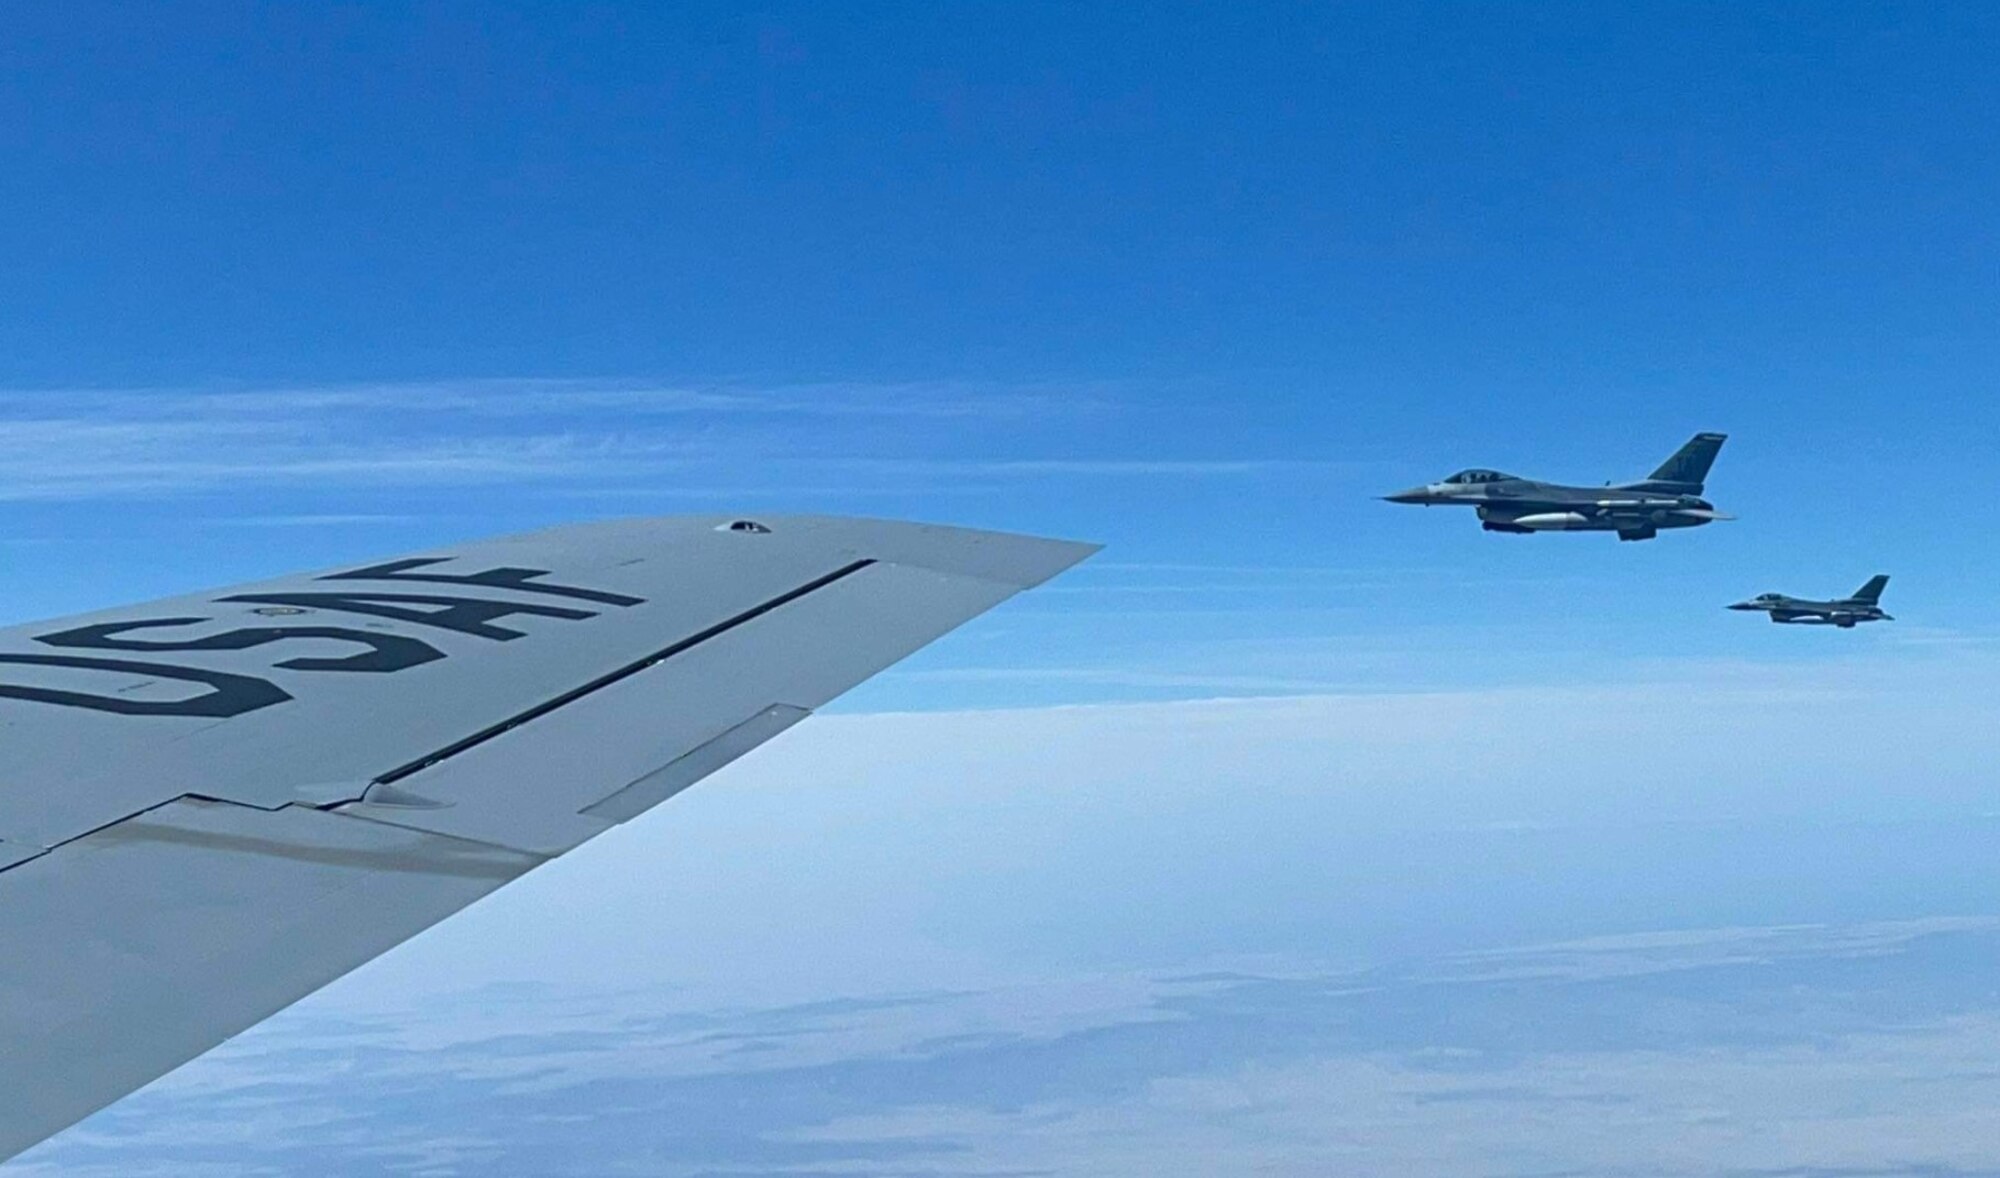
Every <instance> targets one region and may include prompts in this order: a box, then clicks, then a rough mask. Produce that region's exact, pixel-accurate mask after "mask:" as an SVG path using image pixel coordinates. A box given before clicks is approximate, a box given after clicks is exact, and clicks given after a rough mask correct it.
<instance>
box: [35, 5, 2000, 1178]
mask: <svg viewBox="0 0 2000 1178" xmlns="http://www.w3.org/2000/svg"><path fill="white" fill-rule="evenodd" d="M1996 37H2000V10H1991V9H1989V8H1987V7H1986V6H1983V5H1975V4H1926V5H1918V4H1850V5H1840V6H1824V5H1806V4H1779V3H1770V4H1757V5H1721V4H1715V5H1710V4H1694V3H1688V4H1671V5H1658V6H1645V7H1641V8H1626V9H1613V8H1608V7H1604V6H1599V5H1590V4H1562V3H1547V4H1533V5H1484V4H1471V3H1438V4H1416V5H1410V4H1398V5H1388V4H1380V5H1341V6H1333V5H1305V4H1298V5H1294V4H1232V5H1219V4H1218V5H1200V4H1158V5H1145V6H1128V5H1111V4H1080V5H1043V4H999V3H993V4H986V3H966V4H955V5H945V6H935V5H914V4H911V5H903V4H893V3H881V4H859V5H846V6H836V5H820V4H775V5H773V4H765V5H760V6H757V7H755V8H747V7H743V6H737V5H713V4H687V5H675V6H671V7H665V6H654V5H641V4H630V5H625V4H591V5H568V4H504V5H494V6H486V7H481V8H469V7H456V6H449V5H429V4H417V5H390V4H384V5H368V6H359V7H339V8H328V7H321V6H314V5H234V4H219V5H216V4H202V5H193V4H163V5H152V6H142V7H134V6H128V5H115V4H89V3H87V4H81V5H65V6H63V7H62V8H61V9H60V10H58V9H56V8H53V7H47V8H39V9H38V8H34V7H22V6H15V7H9V8H7V9H5V10H4V11H0V151H4V153H5V155H6V158H7V159H8V160H9V161H10V162H9V164H8V165H7V166H6V167H5V168H0V257H4V258H5V259H6V260H7V261H6V264H4V265H0V511H4V512H5V513H6V516H7V519H8V526H7V528H6V529H5V536H4V539H0V554H4V555H5V557H6V559H5V560H0V615H4V619H5V621H6V622H7V623H9V624H11V623H14V622H24V621H29V620H34V619H40V618H46V617H52V616H57V615H62V614H67V613H74V612H80V611H84V610H88V609H94V608H98V607H102V606H107V605H112V604H118V603H122V602H127V601H138V600H144V599H147V598H152V597H159V596H164V595H167V594H172V593H180V592H185V591H189V590H193V589H198V588H204V587H208V586H215V585H224V584H229V583H232V582H237V581H243V580H249V579H252V578H258V577H264V576H270V575H275V574H279V573H285V572H290V571H294V570H297V569H303V568H321V567H329V566H334V565H339V564H342V563H343V562H352V561H357V560H362V559H365V558H371V557H379V556H390V555H395V554H400V553H415V552H423V551H426V550H429V549H432V548H435V547H436V546H439V545H444V544H449V543H455V542H459V541H463V540H467V539H471V538H478V537H484V536H489V535H494V534H499V533H505V532H511V531H520V530H524V529H529V528H536V527H542V526H548V525H553V524H558V523H564V522H569V521H577V520H586V519H596V518H602V517H606V516H620V515H651V514H664V513H677V512H701V513H710V512H732V513H733V512H742V513H749V514H755V513H761V512H779V511H785V512H825V513H840V514H861V515H870V516H885V517H896V518H916V519H925V520H932V521H937V522H946V523H957V524H966V525H971V526H978V527H991V528H1000V529H1006V530H1018V531H1027V532H1033V533H1037V534H1042V535H1049V536H1059V537H1066V538H1074V539H1080V540H1089V541H1094V542H1099V543H1103V544H1105V545H1106V549H1105V550H1104V551H1103V552H1102V553H1100V554H1099V555H1098V556H1096V557H1095V558H1093V559H1092V560H1090V561H1089V562H1088V563H1086V564H1084V565H1082V566H1080V567H1079V568H1077V569H1075V570H1074V571H1072V572H1070V573H1068V574H1065V575H1064V576H1062V577H1061V578H1059V579H1058V580H1056V581H1054V582H1052V583H1051V584H1049V585H1047V586H1045V587H1043V588H1041V589H1039V590H1036V591H1034V592H1032V593H1029V594H1027V595H1025V596H1023V597H1022V598H1020V599H1018V600H1016V601H1013V602H1011V603H1009V604H1007V605H1006V606H1003V607H1002V608H1001V609H999V610H997V611H995V612H994V613H993V614H991V615H988V616H986V617H983V618H981V619H979V620H977V621H975V622H973V623H972V624H970V625H969V626H967V627H966V628H965V629H964V630H962V631H960V632H958V633H955V634H953V635H951V636H949V637H948V638H946V639H944V640H943V641H941V642H940V643H938V644H937V645H936V646H934V647H931V648H929V649H927V650H925V651H923V652H921V653H920V654H918V655H917V656H916V657H914V658H912V659H910V660H909V661H907V662H905V663H903V664H901V665H899V666H898V667H896V668H894V669H893V670H891V671H889V672H887V673H885V674H883V675H882V676H880V677H879V678H877V679H875V680H873V681H871V682H869V683H867V684H866V685H864V686H863V687H862V688H860V689H858V690H857V691H855V692H854V693H852V694H851V695H849V696H847V697H846V698H844V699H843V700H841V701H840V702H839V703H838V704H836V705H835V706H833V707H832V708H830V709H828V710H827V712H826V714H823V715H821V716H818V717H816V718H814V719H812V720H810V721H808V722H807V723H805V724H803V725H802V726H800V727H799V728H797V729H796V730H794V731H792V732H790V733H788V734H786V735H785V736H783V737H782V738H780V739H779V740H777V741H775V742H774V743H772V744H771V745H769V746H767V747H765V748H763V749H761V750H759V751H758V752H756V753H754V754H753V755H751V756H750V757H748V758H746V759H745V760H743V761H742V762H740V763H738V764H736V765H734V766H732V767H730V768H729V769H727V770H725V771H723V772H722V773H721V774H719V775H718V776H716V777H714V778H713V779H711V780H709V781H707V782H705V783H703V784H702V785H700V786H699V787H697V788H696V789H694V790H693V791H691V792H689V793H688V794H687V795H685V796H683V797H680V798H678V799H676V800H675V801H673V802H672V803H671V804H669V805H666V806H664V807H662V808H660V809H659V810H656V811H654V812H653V813H651V814H649V815H646V816H645V817H643V818H641V819H639V820H638V821H635V822H633V823H631V824H630V825H627V826H625V827H622V828H619V829H617V830H615V831H613V832H612V833H610V834H608V835H606V836H604V837H603V838H602V839H600V840H599V841H597V842H595V843H592V844H591V845H589V846H588V847H586V848H584V849H582V850H580V851H578V852H577V853H575V854H574V855H572V856H570V857H568V858H565V859H563V860H561V861H559V862H555V863H552V864H550V865H549V866H547V867H544V868H542V869H540V870H538V871H536V872H535V873H534V874H533V875H531V876H530V877H529V878H527V879H525V880H523V881H522V882H520V883H518V884H516V885H514V886H512V887H510V888H508V889H506V890H504V891H502V892H500V893H499V894H497V895H495V896H493V897H491V898H489V899H488V900H485V901H483V902H481V903H480V904H478V905H476V906H475V907H474V908H473V909H472V910H470V911H468V912H466V913H465V914H463V915H462V916H460V917H458V918H456V919H454V920H452V921H450V922H448V923H446V924H444V925H442V926H440V927H439V928H437V929H436V930H434V931H432V932H431V933H428V934H425V935H424V936H422V937H420V938H418V939H417V940H416V941H414V942H412V943H410V944H408V945H406V946H404V947H403V948H401V949H399V950H397V951H395V952H393V953H391V954H390V955H389V956H387V957H385V958H383V959H381V960H379V961H377V962H375V963H373V964H371V965H369V966H367V967H365V968H363V969H362V970H361V971H360V972H359V973H356V974H354V975H353V976H351V977H349V978H347V979H346V980H344V981H342V982H340V983H338V984H336V985H335V986H333V987H332V988H330V989H328V990H326V991H324V992H322V993H320V994H318V995H316V996H315V997H313V998H311V999H309V1000H307V1001H306V1002H304V1003H302V1004H301V1005H299V1006H297V1007H295V1008H293V1009H292V1010H290V1011H288V1012H286V1013H285V1014H283V1015H281V1016H279V1017H278V1018H276V1019H274V1020H272V1021H271V1022H269V1023H266V1024H265V1025H263V1026H261V1027H259V1028H257V1029H256V1030H253V1031H251V1032H250V1033H248V1034H246V1035H244V1036H243V1037H242V1038H240V1039H238V1040H235V1041H233V1042H231V1043H230V1044H228V1045H226V1046H225V1047H223V1048H221V1049H218V1050H217V1051H215V1052H213V1053H211V1054H210V1055H209V1056H207V1057H205V1058H203V1059H201V1060H199V1061H197V1062H196V1063H194V1064H191V1065H189V1066H188V1067H186V1068H184V1069H182V1070H181V1071H179V1072H177V1073H175V1074H173V1075H172V1076H169V1077H168V1078H166V1079H164V1080H162V1081H160V1082H159V1083H157V1084H155V1085H153V1086H152V1087H150V1088H148V1089H147V1090H145V1091H143V1092H141V1093H139V1094H137V1095H135V1096H133V1097H131V1098H129V1099H127V1100H125V1101H123V1102H121V1103H120V1104H118V1105H115V1106H113V1107H112V1108H111V1109H109V1110H107V1111H106V1112H104V1113H102V1114H100V1115H98V1116H96V1117H94V1118H92V1119H91V1120H89V1121H87V1122H85V1123H84V1124H83V1125H81V1126H78V1127H77V1128H75V1129H73V1130H71V1131H70V1132H68V1133H66V1134H63V1135H62V1136H60V1137H57V1138H55V1139H54V1140H52V1141H50V1142H48V1143H46V1144H44V1145H42V1146H40V1147H38V1148H37V1149H35V1150H33V1151H32V1152H30V1153H28V1154H26V1155H24V1156H23V1157H21V1158H19V1159H17V1160H16V1161H14V1162H12V1163H10V1164H7V1165H4V1166H0V1175H5V1178H83V1176H91V1178H96V1176H99V1175H103V1176H107V1178H108V1176H112V1175H119V1176H125V1175H135V1176H154V1175H158V1176H167V1175H174V1176H179V1175H190V1176H194V1175H200V1176H207V1175H217V1176H220V1175H232V1176H233V1175H246V1174H269V1175H280V1174H329V1175H356V1176H359V1175H374V1174H382V1173H390V1174H407V1175H424V1176H432V1178H443V1176H456V1175H477V1174H531V1175H578V1176H582V1175H618V1174H633V1175H638V1174H644V1175H666V1176H683V1175H684V1176H688V1178H694V1176H697V1175H699V1176H714V1178H721V1176H731V1178H738V1176H741V1178H748V1176H751V1175H771V1176H778V1175H785V1176H794V1178H797V1176H815V1178H817V1176H831V1175H899V1176H904V1178H917V1176H920V1175H922V1176H930V1175H940V1176H942V1175H952V1176H967V1178H972V1176H978V1178H999V1176H1009V1178H1011V1176H1017V1175H1020V1176H1025V1175H1072V1174H1074V1175H1107V1176H1108V1175H1127V1174H1186V1175H1207V1174H1235V1173H1243V1174H1250V1173H1255V1174H1272V1175H1300V1176H1304V1175H1321V1174H1368V1175H1374V1174H1380V1175H1439V1176H1450V1178H1459V1176H1465V1178H1502V1176H1505V1178H1551V1176H1554V1175H1631V1176H1634V1178H1637V1176H1646V1178H1654V1176H1662V1175H1690V1176H1693V1175H1713V1174H1730V1175H1744V1176H1751V1175H1754V1176H1759V1178H1780V1176H1784V1178H1876V1176H1910V1178H1916V1176H1924V1178H1970V1176H1973V1175H1986V1174H2000V1118H1996V1117H1995V1116H1994V1115H1993V1114H1992V1109H1993V1107H1994V1104H1995V1101H1996V1100H2000V1064H1996V1059H2000V990H1996V988H1995V986H1994V984H1993V981H1992V979H1993V978H1994V976H1995V971H1996V967H2000V859H1996V857H1995V856H1994V854H1993V847H1994V845H1995V841H1996V839H2000V792H1996V789H1995V782H1994V777H1993V769H1994V766H1995V765H1996V764H2000V724H1996V723H1995V719H1996V716H1995V709H1994V707H1993V704H1992V702H1991V701H1992V693H1991V690H1990V687H1989V684H1990V683H1991V682H1992V681H1994V680H1995V679H1996V678H2000V614H1996V612H1995V610H1994V608H1993V594H1994V586H1995V585H1996V584H2000V550H1996V545H1995V543H1994V540H1995V529H1994V526H1993V523H1992V520H1991V518H1990V516H1989V514H1988V513H1987V512H1985V511H1984V509H1983V507H1984V505H1983V504H1982V503H1980V502H1979V501H1978V500H1977V499H1976V497H1974V496H1973V495H1970V494H1968V491H1969V490H1970V489H1972V488H1976V487H1978V486H1979V484H1980V481H1981V474H1982V473H1983V471H1984V470H1985V469H1986V468H1987V467H1988V465H1989V464H1990V463H1991V461H1992V458H1993V456H1994V455H1995V453H1996V452H1997V448H2000V398H1996V397H1995V396H1994V395H1993V374H1994V373H1995V371H1996V369H1997V368H2000V331H1996V328H1995V323H1996V319H1995V316H1994V310H1993V309H1994V308H1995V307H1996V306H2000V246H1997V245H1996V240H1997V239H1996V234H2000V202H1996V200H1995V193H1996V192H2000V163H1996V161H2000V130H1996V126H1995V123H1994V120H1993V118H1992V117H1991V112H1992V111H1994V110H2000V69H1996V65H2000V60H1996V51H1995V48H1994V46H1995V45H1996V44H1997V43H2000V42H1996ZM1699 430H1716V431H1724V432H1727V433H1728V434H1729V435H1730V440H1729V442H1728V444H1727V445H1726V447H1725V448H1724V449H1723V451H1722V454H1721V457H1720V459H1719V460H1718V462H1717V464H1716V466H1715V470H1714V473H1713V475H1712V476H1711V478H1710V480H1709V484H1708V491H1707V494H1708V495H1709V497H1710V498H1713V499H1714V500H1715V501H1716V503H1717V505H1718V506H1720V507H1721V508H1723V509H1725V510H1727V511H1729V512H1731V513H1733V514H1736V515H1739V516H1740V517H1741V518H1740V519H1738V520H1735V521H1733V522H1724V523H1718V524H1716V525H1714V526H1710V527H1704V528H1700V529H1697V530H1693V531H1689V532H1686V533H1671V534H1663V535H1661V536H1660V537H1659V538H1658V539H1657V540H1653V541H1650V542H1647V543H1643V544H1621V543H1618V542H1616V540H1615V539H1614V538H1613V537H1611V536H1608V535H1602V534H1597V535H1588V534H1584V535H1537V536H1511V535H1488V534H1484V533H1482V532H1481V531H1480V529H1479V528H1478V526H1477V523H1476V521H1475V520H1473V519H1472V518H1470V516H1469V513H1466V512H1463V511H1458V510H1453V509H1438V510H1430V509H1422V508H1416V507H1409V506H1398V505H1392V504H1388V503H1383V502H1380V501H1378V500H1377V499H1376V497H1377V496H1380V495H1383V494H1386V493H1389V492H1391V491H1395V490H1398V489H1401V488H1404V487H1408V486H1410V485H1412V484H1415V483H1419V482H1424V481H1428V480H1432V479H1436V478H1440V477H1442V476H1444V475H1446V474H1448V473H1450V472H1452V471H1454V470H1457V469H1460V468H1462V467H1468V466H1492V467H1497V468H1499V469H1502V470H1512V471H1520V472H1523V473H1529V474H1536V475H1545V476H1547V477H1550V478H1557V479H1564V480H1568V481H1572V482H1578V483H1582V484H1585V485H1591V486H1594V485H1597V484H1600V483H1604V482H1606V481H1610V480H1626V479H1636V478H1640V477H1643V476H1644V475H1645V474H1646V472H1647V471H1649V470H1651V469H1652V468H1653V467H1654V466H1655V465H1657V464H1658V463H1659V462H1660V461H1661V460H1662V459H1664V458H1665V457H1666V456H1667V455H1669V454H1670V453H1672V452H1673V450H1674V448H1675V447H1677V446H1678V445H1680V444H1681V442H1682V441H1683V440H1685V439H1686V438H1687V437H1688V436H1689V435H1690V434H1692V433H1694V432H1696V431H1699ZM1875 573H1890V574H1893V575H1894V583H1893V585H1892V587H1891V589H1890V591H1889V598H1888V600H1887V602H1886V604H1887V605H1888V606H1889V607H1890V609H1891V612H1892V613H1894V614H1895V615H1896V618H1897V620H1896V621H1895V622H1894V623H1893V624H1885V625H1879V626H1872V627H1863V628H1861V629H1858V630H1855V631H1836V630H1834V629H1832V628H1805V627H1789V626H1772V625H1769V624H1766V623H1765V622H1764V621H1763V620H1762V619H1761V618H1758V617H1754V616H1745V615H1742V614H1733V613H1730V612H1727V611H1726V610H1725V609H1724V608H1723V607H1724V606H1726V605H1727V604H1729V603H1730V602H1732V601H1737V600H1740V599H1742V598H1744V597H1747V596H1749V595H1751V594H1754V593H1758V592H1764V591H1770V590H1782V591H1784V592H1787V593H1795V594H1800V595H1804V596H1835V595H1839V594H1844V593H1846V592H1848V591H1850V590H1852V589H1853V588H1854V587H1855V586H1857V585H1859V584H1861V583H1862V582H1863V581H1864V580H1865V579H1866V578H1867V577H1868V576H1870V575H1871V574H1875ZM11 949H12V951H16V952H21V951H31V949H30V948H29V947H19V946H16V947H11Z"/></svg>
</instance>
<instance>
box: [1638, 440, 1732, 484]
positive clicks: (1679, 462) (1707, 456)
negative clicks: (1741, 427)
mask: <svg viewBox="0 0 2000 1178" xmlns="http://www.w3.org/2000/svg"><path fill="white" fill-rule="evenodd" d="M1728 437H1729V435H1728V434H1696V435H1695V436H1693V437H1692V438H1689V439H1688V440H1687V444H1686V445H1685V446H1682V447H1681V448H1680V449H1678V450H1676V451H1674V456H1673V457H1672V458H1669V459H1667V460H1666V461H1665V462H1662V463H1661V464H1660V469H1658V470H1656V471H1654V472H1653V473H1652V474H1651V475H1649V476H1647V478H1646V481H1647V482H1649V483H1671V484H1673V485H1674V486H1676V487H1685V488H1687V489H1688V490H1690V491H1692V492H1694V493H1695V494H1697V495H1698V494H1700V493H1701V487H1702V484H1703V483H1705V482H1707V481H1708V468H1709V467H1711V466H1714V465H1715V456H1716V455H1717V454H1719V453H1721V452H1722V443H1723V442H1724V441H1725V440H1727V439H1728Z"/></svg>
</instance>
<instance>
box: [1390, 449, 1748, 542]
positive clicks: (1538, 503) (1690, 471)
mask: <svg viewBox="0 0 2000 1178" xmlns="http://www.w3.org/2000/svg"><path fill="white" fill-rule="evenodd" d="M1727 437H1728V435H1727V434H1696V435H1695V436H1694V437H1692V438H1689V439H1688V443H1687V445H1685V446H1682V447H1681V448H1680V449H1679V450H1677V451H1675V452H1674V456H1673V457H1672V458H1669V459H1667V460H1666V461H1665V462H1663V463H1661V464H1660V468H1659V469H1658V470H1656V471H1654V472H1653V473H1652V474H1650V475H1647V476H1646V477H1645V478H1644V479H1641V480H1639V481H1638V482H1635V483H1617V484H1606V485H1605V486H1602V487H1572V486H1565V485H1563V484H1560V483H1544V482H1541V481H1539V480H1536V479H1524V478H1521V477H1520V476H1519V475H1511V474H1503V473H1501V472H1500V471H1497V470H1461V471H1459V472H1458V473H1457V474H1455V475H1452V476H1451V477H1450V478H1447V479H1445V480H1443V481H1442V482H1436V483H1431V484H1428V485H1427V486H1422V487H1412V488H1411V489H1410V490H1407V491H1401V492H1398V493H1397V494H1394V495H1384V496H1383V498H1384V499H1386V500H1388V501H1389V502H1391V503H1420V504H1422V505H1424V506H1425V507H1429V506H1431V505H1433V504H1451V505H1456V506H1463V507H1473V508H1477V509H1478V512H1479V523H1480V526H1481V527H1483V528H1485V529H1486V530H1487V531H1489V532H1513V533H1519V534H1529V533H1534V532H1616V533H1618V538H1619V539H1620V540H1650V539H1652V538H1653V537H1654V536H1657V535H1659V534H1660V529H1662V528H1696V527H1700V526H1701V525H1703V524H1705V523H1710V522H1712V521H1714V520H1719V519H1734V518H1736V517H1734V516H1731V515H1725V514H1723V513H1722V512H1720V511H1717V510H1716V509H1715V505H1714V504H1713V503H1710V502H1709V501H1708V500H1706V499H1703V498H1702V497H1701V493H1702V484H1703V482H1704V480H1706V479H1707V478H1708V468H1709V467H1710V466H1712V465H1714V463H1715V456H1716V454H1717V453H1718V452H1720V451H1721V449H1722V443H1723V440H1724V439H1725V438H1727Z"/></svg>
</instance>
